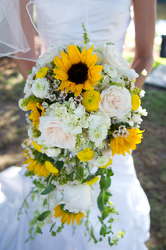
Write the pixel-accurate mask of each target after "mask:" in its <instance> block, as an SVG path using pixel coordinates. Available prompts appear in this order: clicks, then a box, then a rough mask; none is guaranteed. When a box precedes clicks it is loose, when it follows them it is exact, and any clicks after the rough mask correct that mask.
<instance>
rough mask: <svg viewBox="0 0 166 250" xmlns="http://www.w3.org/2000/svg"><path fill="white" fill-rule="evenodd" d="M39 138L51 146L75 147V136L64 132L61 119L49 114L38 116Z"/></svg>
mask: <svg viewBox="0 0 166 250" xmlns="http://www.w3.org/2000/svg"><path fill="white" fill-rule="evenodd" d="M39 130H40V132H41V139H43V140H45V142H46V143H47V144H48V145H50V146H53V147H59V148H66V149H71V148H74V147H75V136H74V135H72V134H71V133H69V132H64V130H63V126H62V120H61V119H59V118H55V117H50V116H42V117H40V124H39Z"/></svg>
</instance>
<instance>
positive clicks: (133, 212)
mask: <svg viewBox="0 0 166 250" xmlns="http://www.w3.org/2000/svg"><path fill="white" fill-rule="evenodd" d="M69 2H70V4H69ZM80 2H81V1H80ZM82 2H84V4H83V5H82V7H80V8H78V7H79V6H78V1H74V0H73V1H67V0H66V1H65V0H61V1H54V0H51V1H48V0H47V1H43V0H40V1H39V2H38V1H36V11H37V21H38V31H39V34H40V36H41V38H42V40H43V41H44V43H45V45H46V46H50V45H54V44H57V43H58V42H59V43H61V42H66V41H69V40H71V39H72V40H80V37H81V34H82V29H81V23H82V22H85V26H86V24H87V26H88V27H87V29H88V31H89V32H90V35H91V36H90V38H91V41H94V42H97V41H101V42H110V41H111V42H113V43H115V45H116V46H117V48H118V49H119V50H120V51H122V46H123V42H124V36H125V32H126V29H127V27H128V24H129V21H130V5H131V0H117V1H115V0H85V1H82ZM83 8H84V9H83ZM82 13H83V15H82ZM57 23H58V25H60V26H58V25H56V24H57ZM73 31H74V32H73ZM71 33H72V35H71ZM112 169H113V172H114V176H113V177H112V184H111V193H112V194H113V196H112V197H111V200H112V202H113V203H114V205H115V207H116V209H117V211H118V213H119V215H117V222H115V223H114V225H113V230H114V231H115V232H118V231H120V230H124V231H125V232H126V233H125V236H124V238H123V239H120V240H119V243H118V245H117V246H113V247H112V250H146V249H147V248H146V246H145V244H144V242H145V241H146V240H147V239H148V238H149V227H150V219H149V213H150V207H149V203H148V200H147V197H146V195H145V193H144V192H143V190H142V188H141V186H140V183H139V181H138V179H137V176H136V173H135V168H134V165H133V159H132V156H131V155H129V154H127V156H125V157H124V156H115V157H114V160H113V164H112ZM24 172H25V167H23V168H22V170H20V168H18V167H11V168H9V169H7V170H5V171H3V172H2V173H1V174H0V250H37V249H40V250H46V249H47V250H98V249H100V250H103V249H104V250H107V249H111V247H109V245H108V242H107V239H105V240H104V241H103V242H100V243H98V244H94V243H93V241H90V242H88V241H87V238H86V237H85V236H84V228H83V226H79V227H77V230H76V232H75V234H74V235H72V229H71V227H70V226H65V228H64V230H63V231H62V232H61V233H60V234H58V235H57V236H56V237H52V236H51V235H50V233H49V228H50V225H46V226H45V227H44V228H43V235H37V236H36V237H35V239H34V240H33V241H31V240H30V241H28V242H27V243H25V240H26V239H27V238H28V229H29V219H31V218H32V216H33V205H32V204H30V209H29V213H28V215H26V214H22V215H21V218H20V220H19V221H18V220H17V211H18V209H19V208H20V206H21V205H22V202H23V199H24V198H25V196H26V195H27V194H28V192H29V190H30V187H31V185H32V183H31V180H29V179H28V178H26V177H24ZM97 189H98V186H97V185H96V187H95V195H97ZM97 215H98V209H97V205H96V204H95V206H94V208H93V210H92V212H91V216H90V220H91V221H92V223H94V224H95V223H96V220H97ZM96 231H97V228H96Z"/></svg>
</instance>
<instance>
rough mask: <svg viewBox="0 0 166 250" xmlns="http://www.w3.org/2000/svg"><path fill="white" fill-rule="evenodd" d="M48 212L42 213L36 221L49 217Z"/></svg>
mask: <svg viewBox="0 0 166 250" xmlns="http://www.w3.org/2000/svg"><path fill="white" fill-rule="evenodd" d="M50 212H51V211H49V210H47V211H45V212H43V213H42V214H40V215H39V217H38V218H37V220H39V221H43V220H45V219H46V218H47V217H48V216H49V214H50Z"/></svg>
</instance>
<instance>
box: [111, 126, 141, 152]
mask: <svg viewBox="0 0 166 250" xmlns="http://www.w3.org/2000/svg"><path fill="white" fill-rule="evenodd" d="M127 132H128V135H127V136H126V137H124V136H123V137H122V135H120V136H117V137H116V138H114V139H112V140H111V141H110V148H112V155H113V156H114V155H115V154H122V155H125V152H127V153H128V154H129V153H130V149H132V150H134V149H136V144H139V143H141V138H143V136H142V133H143V132H144V131H141V130H139V129H138V128H136V129H134V128H132V129H127Z"/></svg>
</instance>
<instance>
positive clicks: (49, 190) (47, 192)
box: [41, 184, 54, 195]
mask: <svg viewBox="0 0 166 250" xmlns="http://www.w3.org/2000/svg"><path fill="white" fill-rule="evenodd" d="M53 188H54V185H53V184H50V185H48V186H47V187H46V188H45V189H44V191H43V192H42V193H41V194H42V195H45V194H49V193H50V192H51V191H52V190H53Z"/></svg>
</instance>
